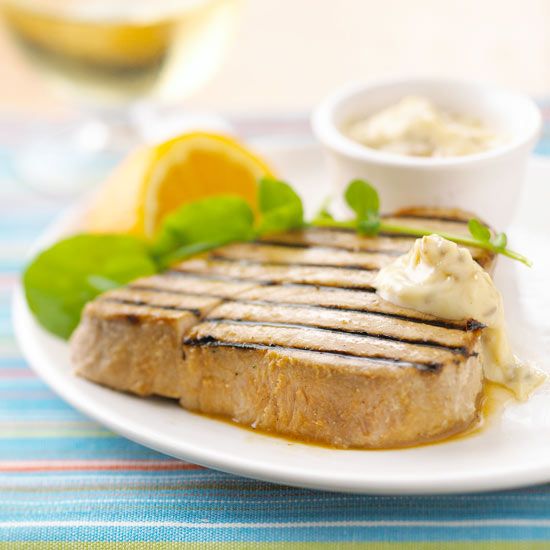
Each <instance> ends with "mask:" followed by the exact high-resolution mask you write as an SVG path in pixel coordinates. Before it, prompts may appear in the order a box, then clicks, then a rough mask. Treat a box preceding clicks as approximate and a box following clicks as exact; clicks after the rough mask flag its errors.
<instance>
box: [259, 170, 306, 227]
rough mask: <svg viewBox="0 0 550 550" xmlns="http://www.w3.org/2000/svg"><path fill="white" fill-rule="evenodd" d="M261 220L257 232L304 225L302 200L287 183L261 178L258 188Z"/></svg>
mask: <svg viewBox="0 0 550 550" xmlns="http://www.w3.org/2000/svg"><path fill="white" fill-rule="evenodd" d="M258 201H259V207H260V212H261V215H262V217H261V220H260V223H259V226H258V233H259V234H260V235H264V234H266V233H278V232H281V231H288V230H290V229H298V228H300V227H302V226H303V225H304V209H303V206H302V200H301V199H300V197H299V196H298V194H297V193H296V192H295V191H294V189H292V187H291V186H290V185H288V183H285V182H283V181H279V180H275V179H269V178H263V179H262V180H260V184H259V189H258Z"/></svg>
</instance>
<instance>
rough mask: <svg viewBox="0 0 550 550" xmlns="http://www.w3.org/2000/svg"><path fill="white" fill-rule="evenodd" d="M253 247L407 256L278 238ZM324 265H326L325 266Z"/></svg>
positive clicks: (380, 250) (393, 251)
mask: <svg viewBox="0 0 550 550" xmlns="http://www.w3.org/2000/svg"><path fill="white" fill-rule="evenodd" d="M250 244H251V245H258V246H260V245H262V244H266V245H269V246H279V247H284V248H300V249H310V248H317V249H319V250H326V251H328V252H330V251H331V250H338V251H339V250H346V251H348V252H363V253H366V254H369V253H373V254H384V255H386V256H401V255H403V254H405V252H404V251H403V250H399V249H395V250H390V249H387V248H369V249H362V248H361V249H360V248H357V247H354V246H351V245H350V246H344V245H324V244H317V243H304V242H288V241H285V240H283V239H281V240H277V238H276V236H273V237H270V238H269V239H266V240H264V239H262V240H261V241H253V242H251V243H250ZM323 265H324V264H323Z"/></svg>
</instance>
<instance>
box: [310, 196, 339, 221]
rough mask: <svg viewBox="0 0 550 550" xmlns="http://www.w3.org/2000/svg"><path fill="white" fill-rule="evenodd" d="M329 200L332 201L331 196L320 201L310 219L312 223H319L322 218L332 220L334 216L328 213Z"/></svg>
mask: <svg viewBox="0 0 550 550" xmlns="http://www.w3.org/2000/svg"><path fill="white" fill-rule="evenodd" d="M331 202H332V197H331V196H328V197H326V198H325V200H324V201H323V202H322V203H321V206H320V207H319V210H317V213H316V214H315V216H313V220H312V221H311V223H312V224H315V223H320V222H322V221H323V220H325V221H333V220H334V216H333V215H332V214H331V213H330V210H329V207H330V203H331Z"/></svg>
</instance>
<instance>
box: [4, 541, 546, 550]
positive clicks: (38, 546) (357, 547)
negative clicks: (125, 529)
mask: <svg viewBox="0 0 550 550" xmlns="http://www.w3.org/2000/svg"><path fill="white" fill-rule="evenodd" d="M549 547H550V543H548V542H546V541H484V542H476V541H463V542H438V541H435V542H77V541H74V542H57V541H49V542H45V541H36V542H0V550H77V549H78V550H176V549H177V550H315V549H320V550H331V549H333V548H334V549H339V548H342V549H344V550H362V549H364V548H368V550H397V549H399V550H548V548H549Z"/></svg>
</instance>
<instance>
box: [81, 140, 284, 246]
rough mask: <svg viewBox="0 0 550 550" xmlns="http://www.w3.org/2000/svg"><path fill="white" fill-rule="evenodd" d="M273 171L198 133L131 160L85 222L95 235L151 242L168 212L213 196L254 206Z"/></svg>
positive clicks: (240, 149) (233, 145) (229, 143)
mask: <svg viewBox="0 0 550 550" xmlns="http://www.w3.org/2000/svg"><path fill="white" fill-rule="evenodd" d="M272 175H273V173H272V171H271V169H270V168H269V166H268V165H267V164H266V163H265V162H264V161H263V160H262V159H261V158H259V157H258V156H256V155H255V154H254V153H252V152H251V151H249V150H248V149H247V148H245V147H244V146H243V145H241V144H240V143H238V142H237V141H235V140H234V139H232V138H229V137H227V136H222V135H218V134H210V133H204V132H195V133H190V134H185V135H182V136H179V137H176V138H174V139H171V140H169V141H167V142H164V143H162V144H160V145H157V146H155V147H148V148H142V149H139V150H138V151H136V152H134V153H133V154H131V155H130V156H129V157H127V158H126V160H125V161H124V162H123V163H122V164H121V165H120V166H119V167H118V168H117V169H116V170H115V171H114V172H113V173H112V174H111V176H110V177H109V178H108V180H107V181H106V182H105V183H104V185H103V186H102V188H101V189H100V190H99V193H98V195H97V197H96V198H95V200H94V201H93V203H92V205H91V208H90V210H89V212H88V214H87V216H86V220H85V229H86V230H87V231H89V232H92V233H125V234H133V235H140V236H145V237H153V236H154V235H155V233H156V231H157V229H158V227H159V225H160V223H161V221H162V219H163V218H164V217H165V216H166V214H168V213H169V212H171V211H173V210H175V209H176V208H178V207H179V206H182V205H183V204H186V203H188V202H192V201H195V200H198V199H202V198H205V197H208V196H212V195H220V194H233V195H238V196H240V197H243V198H244V199H245V200H246V201H247V202H248V203H249V204H250V205H251V206H252V207H253V208H255V205H256V194H257V187H258V180H259V179H260V178H262V177H266V176H272Z"/></svg>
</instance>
